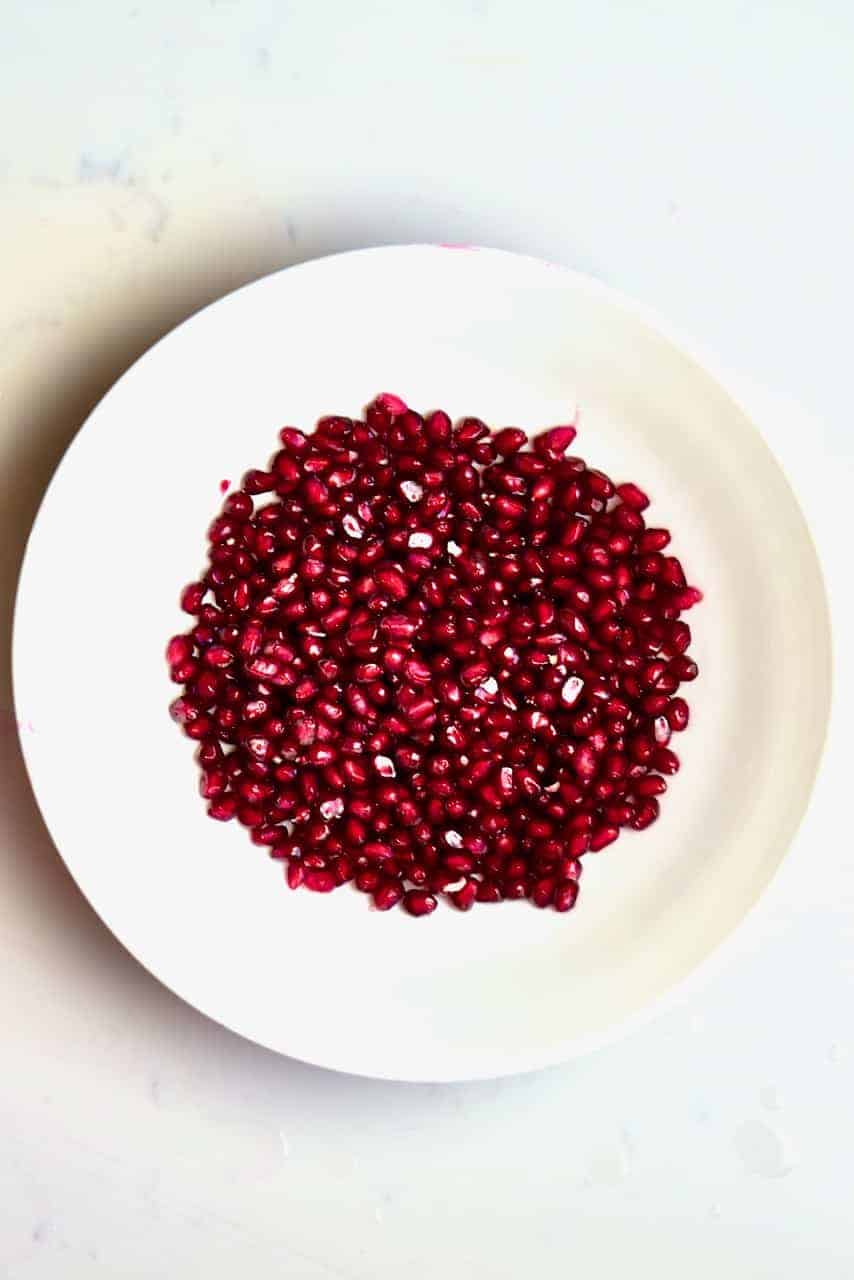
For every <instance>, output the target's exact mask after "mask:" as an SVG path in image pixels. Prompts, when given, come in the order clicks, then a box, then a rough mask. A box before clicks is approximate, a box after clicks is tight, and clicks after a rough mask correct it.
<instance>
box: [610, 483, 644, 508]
mask: <svg viewBox="0 0 854 1280" xmlns="http://www.w3.org/2000/svg"><path fill="white" fill-rule="evenodd" d="M617 493H618V494H619V496H620V498H621V499H622V501H623V502H624V503H625V504H626V506H627V507H631V508H632V510H633V511H645V510H646V508H647V507H648V506H649V498H648V497H647V496H646V494H645V493H644V491H643V489H639V488H638V486H637V485H636V484H618V485H617Z"/></svg>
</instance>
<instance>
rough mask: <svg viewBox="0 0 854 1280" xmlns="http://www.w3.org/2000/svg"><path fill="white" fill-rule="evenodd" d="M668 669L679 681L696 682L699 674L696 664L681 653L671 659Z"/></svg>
mask: <svg viewBox="0 0 854 1280" xmlns="http://www.w3.org/2000/svg"><path fill="white" fill-rule="evenodd" d="M667 669H668V671H669V672H670V674H671V675H672V676H675V678H676V679H677V680H679V681H688V680H696V679H697V676H698V674H699V668H698V667H697V664H696V662H692V661H691V659H690V658H686V657H685V655H684V654H681V653H680V654H677V656H676V657H675V658H671V659H670V662H669V664H668V668H667Z"/></svg>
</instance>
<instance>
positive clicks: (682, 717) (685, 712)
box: [665, 698, 691, 733]
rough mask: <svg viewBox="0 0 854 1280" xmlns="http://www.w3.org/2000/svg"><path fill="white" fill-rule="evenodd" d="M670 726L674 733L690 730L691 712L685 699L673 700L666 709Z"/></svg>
mask: <svg viewBox="0 0 854 1280" xmlns="http://www.w3.org/2000/svg"><path fill="white" fill-rule="evenodd" d="M665 714H666V716H667V721H668V724H669V725H670V728H671V729H672V730H673V732H674V733H681V732H682V730H683V729H687V728H688V722H689V720H690V714H691V713H690V710H689V707H688V703H687V702H686V701H685V699H684V698H671V700H670V702H669V703H668V704H667V707H666V709H665Z"/></svg>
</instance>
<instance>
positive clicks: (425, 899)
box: [403, 889, 437, 916]
mask: <svg viewBox="0 0 854 1280" xmlns="http://www.w3.org/2000/svg"><path fill="white" fill-rule="evenodd" d="M403 905H404V907H405V908H406V910H407V911H408V912H409V914H410V915H411V916H429V915H430V913H431V912H432V911H435V910H436V906H437V902H436V899H435V898H434V897H433V895H432V893H423V892H422V891H421V890H420V889H410V890H409V892H408V893H406V894H404V896H403Z"/></svg>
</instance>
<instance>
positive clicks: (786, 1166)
mask: <svg viewBox="0 0 854 1280" xmlns="http://www.w3.org/2000/svg"><path fill="white" fill-rule="evenodd" d="M735 1149H736V1151H737V1153H738V1155H739V1156H740V1158H741V1161H742V1163H743V1164H744V1167H745V1169H747V1170H748V1172H749V1173H756V1174H758V1175H759V1176H760V1177H761V1178H784V1177H785V1176H786V1174H787V1173H790V1172H791V1171H792V1169H793V1168H794V1167H795V1165H796V1163H797V1159H796V1157H795V1154H794V1150H793V1148H792V1144H791V1142H790V1140H789V1139H788V1138H787V1137H786V1135H785V1134H783V1133H782V1132H780V1130H778V1129H772V1128H771V1126H770V1125H769V1124H767V1123H766V1121H764V1120H759V1119H753V1120H746V1121H745V1122H744V1124H743V1125H741V1127H740V1128H739V1129H738V1130H737V1131H736V1135H735Z"/></svg>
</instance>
